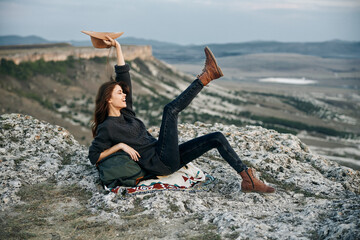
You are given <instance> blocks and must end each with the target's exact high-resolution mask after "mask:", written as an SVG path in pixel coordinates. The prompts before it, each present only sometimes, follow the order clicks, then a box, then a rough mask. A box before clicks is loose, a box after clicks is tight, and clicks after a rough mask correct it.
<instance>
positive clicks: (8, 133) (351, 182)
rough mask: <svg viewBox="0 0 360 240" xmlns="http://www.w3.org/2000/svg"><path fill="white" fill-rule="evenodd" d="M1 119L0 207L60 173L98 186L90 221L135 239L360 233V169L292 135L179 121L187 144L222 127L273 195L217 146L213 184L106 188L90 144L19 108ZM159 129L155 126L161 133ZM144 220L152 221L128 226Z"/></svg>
mask: <svg viewBox="0 0 360 240" xmlns="http://www.w3.org/2000/svg"><path fill="white" fill-rule="evenodd" d="M0 121H1V122H0V142H1V146H0V180H1V188H0V198H1V210H2V211H6V210H7V209H9V208H11V207H13V206H16V205H18V204H21V199H20V197H19V192H20V191H21V190H22V189H23V188H26V187H28V186H30V185H35V184H38V183H46V182H50V181H51V182H54V181H55V182H56V183H57V185H61V186H72V185H74V184H76V185H78V186H80V187H81V188H84V189H86V190H87V191H90V192H92V197H91V198H90V199H89V201H88V204H87V205H86V207H87V208H88V210H90V212H91V214H90V215H89V216H88V217H87V219H86V221H87V222H97V223H98V224H104V223H105V222H106V223H109V222H110V223H111V222H113V223H115V224H116V225H117V226H121V225H124V226H127V227H126V230H124V229H122V233H121V234H124V231H125V233H126V236H128V237H127V238H129V239H131V238H136V237H137V238H143V239H153V238H156V239H158V238H164V239H188V238H190V237H191V236H194V234H195V233H196V232H199V231H200V232H201V231H203V230H204V226H211V228H210V230H211V231H212V232H214V233H215V235H214V236H216V238H215V239H236V238H238V239H246V238H248V239H257V238H261V239H318V238H321V239H333V238H340V239H359V237H360V230H359V229H360V196H359V193H360V189H359V187H360V185H359V184H360V174H359V172H358V171H354V170H352V169H350V168H347V167H342V166H339V165H338V164H337V163H335V162H332V161H329V160H326V159H324V158H322V157H319V156H316V155H314V154H312V153H311V152H310V151H309V150H308V148H307V146H306V145H304V144H303V143H302V142H301V141H300V140H299V139H298V138H297V137H295V136H293V135H290V134H279V133H277V132H275V131H273V130H267V129H264V128H261V127H253V126H248V127H244V128H238V127H235V126H233V125H232V126H226V125H221V124H215V125H208V124H202V123H199V122H197V123H195V124H194V125H190V124H185V125H179V134H180V141H181V142H182V141H186V140H189V139H192V138H194V137H196V136H201V135H203V134H206V133H210V132H214V131H220V132H222V133H224V134H225V136H226V137H227V139H228V140H229V141H230V143H231V145H232V146H233V147H234V149H235V151H236V152H237V153H238V154H239V156H240V158H241V159H243V160H244V161H246V163H247V164H248V165H251V166H253V167H254V168H255V169H256V170H257V175H258V176H259V177H260V178H262V179H263V180H264V181H266V182H268V183H270V184H271V185H272V186H274V187H276V189H277V192H276V193H275V194H268V195H264V194H256V193H247V194H244V193H242V192H241V188H240V185H241V178H240V177H239V176H238V175H237V174H236V172H235V171H234V170H233V169H232V168H231V167H229V166H228V165H227V164H226V162H225V161H223V160H222V159H221V157H220V155H219V154H218V152H217V151H216V150H212V151H210V152H208V153H207V154H205V155H204V156H202V157H200V158H199V159H197V160H196V161H195V164H196V165H197V166H199V167H200V168H201V169H203V170H204V171H206V172H207V173H209V174H210V175H212V176H214V177H215V178H216V179H217V181H215V183H213V184H212V185H211V186H210V189H209V190H208V191H198V192H195V193H194V192H180V191H164V192H157V193H150V194H145V195H143V194H142V195H135V196H121V194H118V195H116V194H113V193H109V194H105V193H104V191H103V190H102V189H101V187H100V186H99V183H98V175H97V171H96V169H95V168H94V167H93V166H92V165H90V163H89V160H88V159H87V149H86V148H85V147H84V146H81V145H79V144H78V142H77V141H76V140H75V139H74V138H73V136H72V135H71V134H70V133H69V132H68V131H67V130H65V129H64V128H62V127H59V126H54V125H50V124H48V123H46V122H43V121H39V120H37V119H34V118H32V117H30V116H26V115H20V114H5V115H2V116H1V119H0ZM158 131H159V129H158V128H152V129H150V132H151V133H152V134H153V135H154V136H155V137H156V136H157V134H158ZM130 213H132V214H131V218H130V215H129V214H130ZM144 218H149V219H150V218H151V219H155V221H150V222H149V223H147V224H146V225H145V226H138V225H137V226H134V227H133V228H132V226H129V225H126V224H127V222H128V221H130V220H129V219H132V220H134V219H135V220H136V221H137V220H139V221H140V220H141V219H144ZM49 221H50V220H49ZM134 234H135V235H134ZM195 235H196V234H195ZM122 236H125V235H122ZM129 236H132V237H129ZM135 236H136V237H135Z"/></svg>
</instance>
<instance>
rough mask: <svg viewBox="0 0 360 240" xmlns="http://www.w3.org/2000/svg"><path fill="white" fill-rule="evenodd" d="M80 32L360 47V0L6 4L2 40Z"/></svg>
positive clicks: (0, 17)
mask: <svg viewBox="0 0 360 240" xmlns="http://www.w3.org/2000/svg"><path fill="white" fill-rule="evenodd" d="M81 30H89V31H104V32H125V33H124V35H123V36H124V37H137V38H144V39H153V40H158V41H165V42H172V43H178V44H184V45H187V44H205V43H230V42H247V41H280V42H319V41H328V40H335V39H337V40H347V41H360V0H127V1H125V0H108V1H99V0H77V1H76V0H52V1H51V0H0V36H4V35H19V36H29V35H36V36H39V37H43V38H45V39H47V40H53V41H69V40H79V41H81V40H87V39H88V36H87V35H85V34H83V33H81V32H80V31H81ZM119 41H120V42H121V39H119Z"/></svg>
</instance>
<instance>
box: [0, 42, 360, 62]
mask: <svg viewBox="0 0 360 240" xmlns="http://www.w3.org/2000/svg"><path fill="white" fill-rule="evenodd" d="M41 43H55V42H54V41H53V42H51V41H48V40H45V39H43V38H40V37H37V36H28V37H20V36H15V35H12V36H0V45H16V44H41ZM68 43H70V44H72V45H74V46H91V42H90V41H68ZM120 43H122V44H129V45H151V46H152V48H153V55H154V56H155V57H156V58H159V59H161V60H164V61H166V62H168V63H195V62H202V61H203V58H202V57H203V48H204V46H205V45H179V44H174V43H168V42H161V41H156V40H149V39H142V38H134V37H124V38H120ZM207 45H208V46H209V47H210V48H211V49H212V51H213V52H214V54H215V55H216V56H217V57H219V58H220V57H228V56H242V55H248V54H255V53H296V54H302V55H312V56H318V57H323V58H347V59H360V42H349V41H341V40H333V41H326V42H307V43H301V42H290V43H284V42H276V41H253V42H244V43H222V44H207Z"/></svg>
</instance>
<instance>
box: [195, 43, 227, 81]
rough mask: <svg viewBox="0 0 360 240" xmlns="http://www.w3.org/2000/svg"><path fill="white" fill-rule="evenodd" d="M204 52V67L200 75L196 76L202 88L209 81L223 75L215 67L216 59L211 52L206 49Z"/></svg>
mask: <svg viewBox="0 0 360 240" xmlns="http://www.w3.org/2000/svg"><path fill="white" fill-rule="evenodd" d="M204 51H205V56H206V61H205V66H204V69H203V70H202V73H201V74H200V75H198V76H197V78H198V79H200V81H201V82H202V84H203V85H204V86H206V85H207V84H208V83H209V82H210V81H212V80H214V79H217V78H219V77H222V76H224V74H223V73H222V71H221V69H220V67H219V66H218V65H217V63H216V59H215V57H214V54H213V53H212V52H211V50H210V49H209V48H208V47H205V49H204Z"/></svg>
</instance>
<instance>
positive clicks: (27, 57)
mask: <svg viewBox="0 0 360 240" xmlns="http://www.w3.org/2000/svg"><path fill="white" fill-rule="evenodd" d="M122 50H123V53H124V58H125V60H127V61H131V60H134V59H135V58H140V59H143V60H145V59H152V50H151V46H132V45H124V46H122ZM112 51H114V50H112ZM114 54H115V53H114ZM108 55H109V50H106V49H95V48H93V47H71V46H68V47H56V46H55V47H50V48H37V49H1V50H0V58H4V59H6V60H12V61H14V62H15V63H16V64H19V63H20V62H25V61H30V62H34V61H37V60H40V59H44V60H45V61H64V60H66V59H67V58H68V57H70V56H72V57H74V58H84V59H90V58H94V57H107V56H108Z"/></svg>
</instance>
